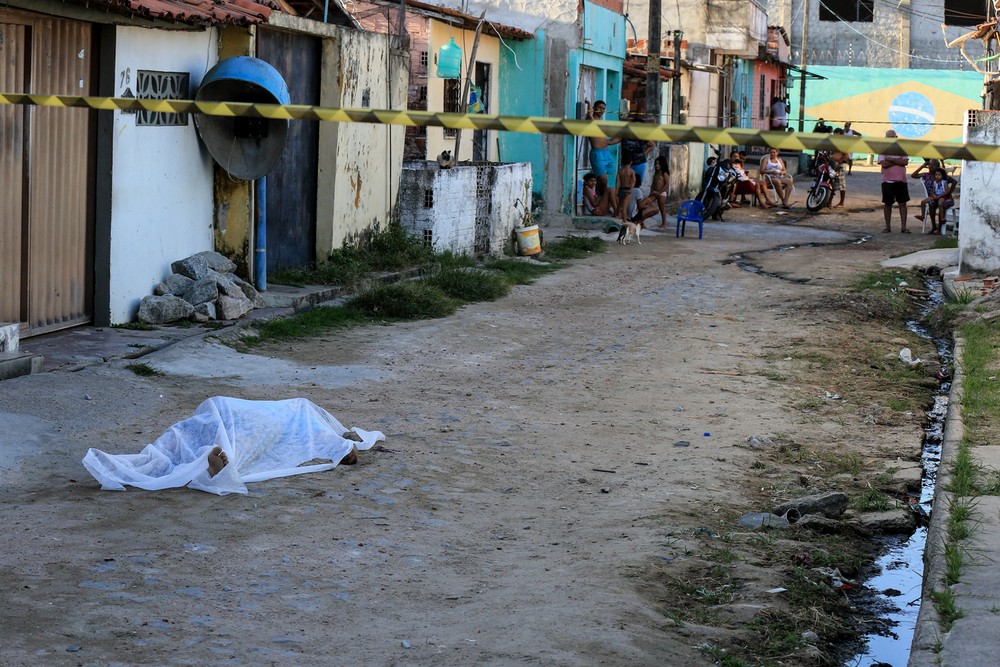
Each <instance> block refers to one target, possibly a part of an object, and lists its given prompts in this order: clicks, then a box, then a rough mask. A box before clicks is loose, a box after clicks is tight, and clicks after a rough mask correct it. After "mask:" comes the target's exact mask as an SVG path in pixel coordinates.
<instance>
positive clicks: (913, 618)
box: [846, 278, 953, 667]
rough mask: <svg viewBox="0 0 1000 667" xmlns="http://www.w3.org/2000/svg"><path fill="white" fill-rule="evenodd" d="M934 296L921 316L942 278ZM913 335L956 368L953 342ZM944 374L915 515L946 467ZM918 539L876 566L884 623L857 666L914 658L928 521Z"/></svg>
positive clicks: (898, 544)
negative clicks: (931, 345)
mask: <svg viewBox="0 0 1000 667" xmlns="http://www.w3.org/2000/svg"><path fill="white" fill-rule="evenodd" d="M925 282H926V285H927V291H928V295H929V298H928V300H927V303H926V304H925V305H924V308H923V311H922V313H921V315H926V314H927V313H928V312H930V311H931V310H933V309H934V308H935V307H937V306H938V305H939V304H940V303H941V301H942V300H943V298H944V292H943V286H942V283H941V281H940V280H936V279H931V278H928V279H927V280H926V281H925ZM908 326H909V328H910V330H911V331H913V332H914V333H916V334H917V335H919V336H921V337H922V338H924V339H926V340H931V341H933V342H934V345H935V347H936V348H937V352H938V355H939V357H940V359H941V368H942V370H943V369H946V368H951V367H952V362H953V357H952V344H951V340H950V339H942V338H935V337H934V336H932V335H931V333H930V332H929V331H928V330H927V329H926V328H924V327H923V326H922V325H920V323H919V322H918V321H915V320H914V321H911V322H909V324H908ZM945 376H947V374H946V373H942V379H941V383H940V385H939V386H938V388H937V390H936V391H935V392H934V396H933V398H934V403H933V406H932V407H931V409H930V410H928V412H927V422H926V423H925V425H924V441H923V446H922V448H921V456H920V459H921V463H922V467H923V475H922V477H921V483H920V495H919V497H914V498H912V500H911V505H913V509H914V510H915V511H918V512H920V513H921V514H923V515H924V516H927V517H929V516H930V512H931V501H932V499H933V498H934V486H935V483H936V482H937V473H938V468H939V467H940V465H941V447H942V444H943V441H944V423H945V417H946V416H947V412H948V394H949V392H950V391H951V381H950V380H948V379H947V377H945ZM923 524H924V525H921V526H920V527H919V528H917V529H916V530H915V531H914V532H913V534H912V535H909V536H906V535H899V536H893V537H890V538H887V539H886V540H885V543H884V545H883V546H884V550H883V551H882V555H881V556H880V557H879V558H878V559H877V560H876V561H875V564H874V565H873V566H872V568H871V571H870V575H869V576H868V577H867V578H866V579H865V581H864V587H865V588H866V589H867V590H868V591H869V592H871V593H873V594H874V599H875V606H876V608H878V609H880V610H882V614H881V619H880V620H881V622H880V623H877V624H875V628H874V629H873V630H872V631H870V632H869V633H868V634H867V635H866V636H865V637H864V638H863V642H864V650H863V651H861V652H859V653H858V654H856V655H855V656H854V658H852V659H851V660H848V661H847V663H846V664H847V665H850V666H851V667H874V666H878V667H905V665H906V663H907V662H908V661H909V658H910V645H911V644H912V643H913V632H914V628H915V627H916V624H917V614H918V613H919V612H920V594H921V590H922V583H923V557H924V549H925V548H926V546H927V526H926V521H925V522H923Z"/></svg>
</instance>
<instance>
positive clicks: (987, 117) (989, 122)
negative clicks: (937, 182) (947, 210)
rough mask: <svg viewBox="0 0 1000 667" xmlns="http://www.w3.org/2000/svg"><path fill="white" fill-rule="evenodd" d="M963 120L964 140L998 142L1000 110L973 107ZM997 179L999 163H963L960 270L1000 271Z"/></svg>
mask: <svg viewBox="0 0 1000 667" xmlns="http://www.w3.org/2000/svg"><path fill="white" fill-rule="evenodd" d="M970 120H971V123H970V122H969V121H970ZM966 123H967V127H966V133H965V134H966V136H965V141H967V142H973V143H977V144H992V145H997V143H1000V112H997V111H972V112H969V114H968V117H967V119H966ZM998 181H1000V164H997V163H996V162H964V163H963V166H962V180H961V191H960V194H959V198H958V200H957V203H958V206H959V224H958V230H959V231H958V247H959V262H960V264H961V272H962V273H963V274H968V273H973V274H976V273H981V274H992V273H997V272H1000V199H998V198H997V197H996V196H995V194H994V193H995V192H996V183H997V182H998Z"/></svg>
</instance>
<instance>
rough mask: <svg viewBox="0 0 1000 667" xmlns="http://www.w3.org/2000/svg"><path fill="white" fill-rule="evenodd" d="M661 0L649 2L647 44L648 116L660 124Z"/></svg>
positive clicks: (650, 0)
mask: <svg viewBox="0 0 1000 667" xmlns="http://www.w3.org/2000/svg"><path fill="white" fill-rule="evenodd" d="M660 41H661V36H660V0H649V34H648V35H647V40H646V42H647V44H646V115H647V116H652V117H654V118H656V122H657V123H659V122H660Z"/></svg>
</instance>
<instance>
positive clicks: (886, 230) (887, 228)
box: [882, 227, 892, 234]
mask: <svg viewBox="0 0 1000 667" xmlns="http://www.w3.org/2000/svg"><path fill="white" fill-rule="evenodd" d="M891 231H892V229H890V228H889V227H886V228H885V229H883V230H882V233H883V234H888V233H890V232H891Z"/></svg>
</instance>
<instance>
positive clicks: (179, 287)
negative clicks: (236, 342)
mask: <svg viewBox="0 0 1000 667" xmlns="http://www.w3.org/2000/svg"><path fill="white" fill-rule="evenodd" d="M170 270H171V271H173V273H172V274H171V275H170V276H169V277H168V278H167V279H166V280H164V281H163V282H162V283H160V284H159V285H157V286H156V288H155V289H154V290H153V295H152V296H146V297H143V299H142V301H141V302H140V303H139V321H140V322H146V323H147V324H167V323H168V322H176V321H177V320H185V319H190V320H193V321H195V322H207V321H209V320H235V319H238V318H240V317H243V316H244V315H246V314H247V313H249V312H250V311H251V310H253V309H254V308H261V307H263V306H264V299H263V298H262V297H261V295H260V293H259V292H258V291H257V290H256V289H254V286H253V285H251V284H250V283H248V282H246V281H245V280H243V279H242V278H240V277H239V276H237V275H236V274H235V273H233V271H235V270H236V265H235V264H233V262H232V261H230V260H229V259H227V258H226V257H224V256H222V255H220V254H219V253H217V252H212V251H205V252H199V253H197V254H195V255H191V256H190V257H188V258H186V259H182V260H180V261H177V262H174V263H173V264H171V265H170Z"/></svg>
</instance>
